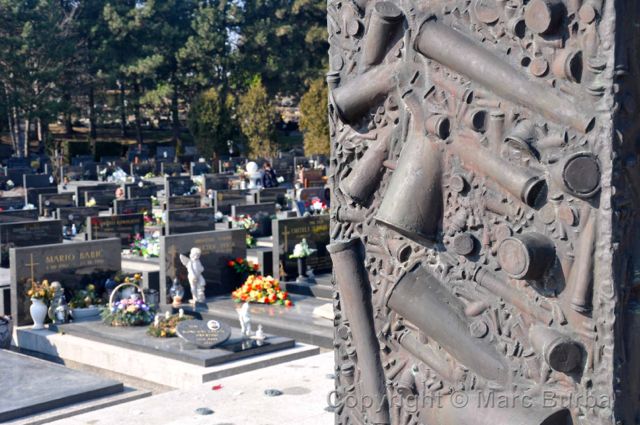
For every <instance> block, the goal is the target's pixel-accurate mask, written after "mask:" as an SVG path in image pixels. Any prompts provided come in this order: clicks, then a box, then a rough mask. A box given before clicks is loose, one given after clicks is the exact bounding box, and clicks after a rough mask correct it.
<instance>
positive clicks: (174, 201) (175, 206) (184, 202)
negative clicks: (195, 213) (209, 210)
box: [165, 195, 202, 210]
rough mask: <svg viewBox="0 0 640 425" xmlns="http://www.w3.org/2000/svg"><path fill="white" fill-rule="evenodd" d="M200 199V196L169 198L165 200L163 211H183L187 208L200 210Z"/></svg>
mask: <svg viewBox="0 0 640 425" xmlns="http://www.w3.org/2000/svg"><path fill="white" fill-rule="evenodd" d="M201 205H202V197H201V196H200V195H186V196H170V197H168V198H167V202H166V204H165V209H167V210H183V209H187V208H200V206H201Z"/></svg>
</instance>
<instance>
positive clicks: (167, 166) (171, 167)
mask: <svg viewBox="0 0 640 425" xmlns="http://www.w3.org/2000/svg"><path fill="white" fill-rule="evenodd" d="M159 164H160V170H158V171H159V172H160V174H161V175H163V176H179V175H180V174H181V173H182V164H179V163H177V162H165V161H162V162H159Z"/></svg>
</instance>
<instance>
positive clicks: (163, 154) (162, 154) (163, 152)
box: [156, 146, 176, 161]
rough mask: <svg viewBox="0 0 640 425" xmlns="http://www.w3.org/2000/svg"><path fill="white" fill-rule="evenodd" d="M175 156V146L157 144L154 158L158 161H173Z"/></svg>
mask: <svg viewBox="0 0 640 425" xmlns="http://www.w3.org/2000/svg"><path fill="white" fill-rule="evenodd" d="M175 158H176V148H175V147H173V146H158V147H157V148H156V159H157V160H160V161H173V160H174V159H175Z"/></svg>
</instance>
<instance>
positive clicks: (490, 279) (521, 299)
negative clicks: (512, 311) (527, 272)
mask: <svg viewBox="0 0 640 425" xmlns="http://www.w3.org/2000/svg"><path fill="white" fill-rule="evenodd" d="M473 279H474V280H475V281H476V283H478V285H480V286H482V287H483V288H485V289H487V290H488V291H489V292H491V293H493V294H494V295H495V296H497V297H500V298H502V299H503V300H504V301H505V302H507V303H509V304H511V305H512V306H514V307H515V308H517V309H518V310H520V311H521V312H523V313H526V314H528V315H529V316H532V317H535V318H536V319H538V320H540V321H541V322H542V323H544V324H547V325H548V324H550V323H551V322H552V321H553V316H552V315H551V313H550V312H548V311H546V310H544V309H543V308H541V307H538V306H536V305H534V304H532V303H531V302H530V301H529V300H528V299H527V297H525V296H524V295H523V294H521V293H520V292H518V291H516V290H515V289H513V288H511V287H510V286H509V285H508V284H507V283H506V282H503V281H502V280H500V279H499V278H498V277H497V276H495V275H493V274H492V273H491V272H489V271H488V270H485V269H483V268H479V269H478V270H477V271H476V273H475V275H474V277H473Z"/></svg>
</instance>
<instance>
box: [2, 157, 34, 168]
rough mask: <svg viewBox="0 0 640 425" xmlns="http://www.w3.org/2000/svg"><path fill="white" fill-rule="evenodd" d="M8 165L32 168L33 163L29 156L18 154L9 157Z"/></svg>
mask: <svg viewBox="0 0 640 425" xmlns="http://www.w3.org/2000/svg"><path fill="white" fill-rule="evenodd" d="M7 167H8V168H30V167H31V163H30V161H29V158H20V157H17V156H13V157H11V158H8V159H7Z"/></svg>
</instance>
